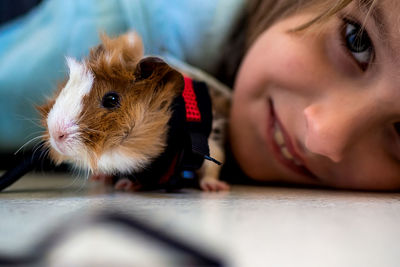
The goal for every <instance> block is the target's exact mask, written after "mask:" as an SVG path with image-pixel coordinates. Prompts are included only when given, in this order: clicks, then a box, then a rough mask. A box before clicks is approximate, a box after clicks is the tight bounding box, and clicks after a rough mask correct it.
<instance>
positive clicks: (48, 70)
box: [0, 0, 245, 151]
mask: <svg viewBox="0 0 400 267" xmlns="http://www.w3.org/2000/svg"><path fill="white" fill-rule="evenodd" d="M244 1H245V0H168V1H166V0H85V1H81V0H68V1H65V0H47V1H43V2H42V4H40V5H39V6H37V7H36V8H35V9H33V10H32V11H31V12H30V13H28V14H27V15H25V16H24V17H21V18H19V19H17V20H15V21H12V22H10V23H8V24H6V25H3V26H2V27H0V149H1V150H8V151H9V150H13V149H15V148H17V147H19V146H21V145H22V144H23V143H24V142H26V141H28V140H29V139H31V138H32V137H35V136H38V135H40V128H39V127H38V126H37V125H36V124H38V123H39V122H38V121H37V117H38V116H37V113H36V111H35V110H34V105H38V104H41V103H43V102H44V99H45V98H44V96H46V95H49V94H50V93H51V91H52V90H54V89H55V87H56V84H57V82H59V81H60V79H62V78H63V77H65V74H66V71H67V69H66V66H65V60H64V58H65V56H72V57H76V58H81V57H83V56H85V55H87V54H88V52H89V48H90V47H92V46H94V45H96V44H97V43H98V42H99V37H98V34H99V32H102V31H104V32H106V33H107V34H109V35H112V36H116V35H118V34H121V33H124V32H126V31H128V30H132V29H134V30H136V31H137V32H138V33H139V34H140V35H141V36H142V38H143V42H144V45H145V52H146V54H152V55H160V56H164V57H173V58H176V59H177V60H180V61H184V62H187V63H189V64H191V65H194V66H196V67H199V68H201V69H203V70H205V71H207V72H211V73H213V71H215V67H216V62H217V61H218V60H219V52H220V51H221V49H223V45H224V42H225V41H226V38H227V36H228V34H229V33H230V30H231V26H232V24H233V22H234V21H235V20H236V19H237V18H238V15H239V13H240V11H241V10H242V7H243V5H244ZM30 120H33V121H30Z"/></svg>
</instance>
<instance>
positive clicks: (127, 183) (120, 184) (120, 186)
mask: <svg viewBox="0 0 400 267" xmlns="http://www.w3.org/2000/svg"><path fill="white" fill-rule="evenodd" d="M140 188H141V186H140V185H139V184H137V183H134V182H132V181H131V180H129V179H128V178H121V179H119V180H118V181H117V182H116V183H115V185H114V189H116V190H121V191H125V192H135V191H138V190H139V189H140Z"/></svg>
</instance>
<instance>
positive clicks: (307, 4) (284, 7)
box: [217, 0, 376, 87]
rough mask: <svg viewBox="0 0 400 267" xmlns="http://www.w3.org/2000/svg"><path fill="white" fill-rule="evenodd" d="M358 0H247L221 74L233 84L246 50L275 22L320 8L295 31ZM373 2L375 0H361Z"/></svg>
mask: <svg viewBox="0 0 400 267" xmlns="http://www.w3.org/2000/svg"><path fill="white" fill-rule="evenodd" d="M353 1H355V0H336V1H332V0H247V9H246V10H245V12H244V13H243V17H242V19H241V20H239V22H238V25H236V27H235V30H234V31H233V33H232V35H231V38H230V43H229V44H228V46H227V47H226V49H225V52H224V55H223V57H222V61H221V64H220V68H219V73H218V74H217V76H218V78H219V79H221V81H222V82H224V83H226V84H227V85H229V86H231V87H232V86H233V82H234V78H235V76H236V72H237V70H238V68H239V64H240V62H241V61H242V59H243V57H244V55H245V53H246V51H247V50H248V49H249V47H250V46H251V45H252V44H253V42H254V41H255V40H256V39H257V37H258V36H259V35H260V34H261V33H262V32H263V31H264V30H265V29H267V28H268V27H270V26H271V25H272V24H274V23H275V22H277V21H279V20H281V19H284V18H286V17H289V16H291V15H293V14H295V13H297V12H305V11H308V10H313V11H317V14H319V15H317V16H316V17H315V18H313V19H311V20H310V21H309V22H307V23H305V24H303V25H293V27H294V28H293V30H294V31H301V30H304V29H306V28H308V27H310V26H311V25H316V24H318V23H321V22H324V21H325V20H327V19H329V18H330V17H332V16H333V15H335V14H336V13H337V12H339V11H340V10H342V9H343V8H345V7H346V6H347V5H349V4H350V3H351V2H353ZM358 1H362V2H364V3H365V4H366V5H367V6H373V5H374V3H375V2H376V0H358Z"/></svg>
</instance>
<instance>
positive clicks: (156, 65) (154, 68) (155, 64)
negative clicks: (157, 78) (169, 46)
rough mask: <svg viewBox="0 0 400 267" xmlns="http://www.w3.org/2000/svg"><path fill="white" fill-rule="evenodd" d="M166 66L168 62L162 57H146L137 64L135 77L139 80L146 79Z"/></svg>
mask: <svg viewBox="0 0 400 267" xmlns="http://www.w3.org/2000/svg"><path fill="white" fill-rule="evenodd" d="M165 67H167V63H165V62H164V61H163V60H162V59H161V58H158V57H145V58H143V59H141V60H140V61H139V63H138V64H137V66H136V71H135V77H136V79H137V80H144V79H147V78H149V77H150V76H151V75H152V74H153V73H156V72H159V69H160V68H165Z"/></svg>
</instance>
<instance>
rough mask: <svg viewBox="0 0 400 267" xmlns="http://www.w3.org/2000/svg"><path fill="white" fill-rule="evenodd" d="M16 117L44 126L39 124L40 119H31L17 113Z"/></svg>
mask: <svg viewBox="0 0 400 267" xmlns="http://www.w3.org/2000/svg"><path fill="white" fill-rule="evenodd" d="M17 117H19V118H18V119H19V120H23V121H29V122H30V123H32V124H34V125H36V126H38V127H40V128H45V127H44V126H43V125H41V124H40V121H41V119H33V118H27V117H24V116H22V115H17Z"/></svg>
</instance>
